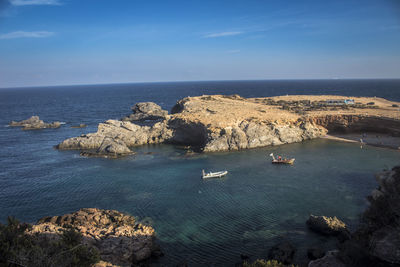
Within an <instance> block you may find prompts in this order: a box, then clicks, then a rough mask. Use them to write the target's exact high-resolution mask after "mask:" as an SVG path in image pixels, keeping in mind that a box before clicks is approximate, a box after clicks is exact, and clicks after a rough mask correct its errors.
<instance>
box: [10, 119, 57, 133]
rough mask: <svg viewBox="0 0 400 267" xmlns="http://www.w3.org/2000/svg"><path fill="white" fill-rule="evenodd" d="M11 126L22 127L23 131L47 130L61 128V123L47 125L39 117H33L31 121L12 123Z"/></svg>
mask: <svg viewBox="0 0 400 267" xmlns="http://www.w3.org/2000/svg"><path fill="white" fill-rule="evenodd" d="M9 125H10V126H21V127H22V130H38V129H45V128H59V127H60V126H61V123H60V122H59V121H55V122H52V123H46V122H44V121H42V120H41V119H40V118H39V116H32V117H30V118H29V119H26V120H22V121H11V122H10V124H9Z"/></svg>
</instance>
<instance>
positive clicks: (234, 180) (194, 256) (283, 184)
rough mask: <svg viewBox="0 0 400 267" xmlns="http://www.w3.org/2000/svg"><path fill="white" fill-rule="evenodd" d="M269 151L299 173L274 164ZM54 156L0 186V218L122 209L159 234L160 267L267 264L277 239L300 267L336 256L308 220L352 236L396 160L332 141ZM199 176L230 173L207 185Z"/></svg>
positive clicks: (163, 147) (149, 148) (391, 155)
mask: <svg viewBox="0 0 400 267" xmlns="http://www.w3.org/2000/svg"><path fill="white" fill-rule="evenodd" d="M270 152H274V153H275V154H278V153H279V154H284V155H288V156H293V157H295V158H296V164H295V165H294V166H280V165H272V164H271V163H270V159H269V157H268V154H269V153H270ZM48 153H49V154H53V157H54V158H58V157H62V158H63V160H62V163H60V162H59V160H51V158H53V157H52V156H51V155H49V160H47V161H41V162H40V163H38V164H37V169H36V168H32V167H29V168H27V169H25V168H23V166H21V168H20V169H19V172H22V173H25V172H28V173H29V176H30V177H29V178H27V179H24V180H17V179H16V180H13V181H9V183H8V184H6V185H5V186H3V187H2V189H1V190H0V196H1V197H0V203H1V204H0V208H1V210H2V212H3V214H16V215H18V217H21V218H23V219H25V220H28V221H35V220H36V219H37V218H39V217H42V216H46V215H49V213H50V214H62V213H65V212H71V211H74V210H76V209H78V208H82V207H99V208H105V209H117V210H120V211H124V212H128V213H130V214H133V215H135V216H138V218H139V220H142V221H143V222H146V223H150V224H151V225H153V226H154V227H155V229H156V231H157V235H158V238H159V240H160V243H161V245H162V248H163V251H164V252H165V254H166V256H165V257H164V258H162V259H161V260H160V261H159V264H172V263H177V262H181V261H184V260H186V261H188V262H189V263H192V264H195V265H197V264H198V265H201V264H207V265H209V264H212V263H213V264H216V265H225V264H234V263H235V262H237V261H239V259H240V257H239V256H240V254H247V255H250V256H252V257H254V258H256V257H263V256H266V255H267V251H268V248H269V247H270V246H272V245H274V244H275V243H276V242H278V241H281V240H289V241H291V242H293V243H294V244H295V245H297V246H298V249H299V251H298V252H297V257H298V259H297V260H298V261H300V262H301V261H303V260H304V256H305V253H306V249H307V247H309V246H325V247H327V248H332V247H334V241H333V240H330V239H326V238H324V237H320V236H318V235H315V234H313V233H311V232H309V231H308V229H307V228H306V226H305V221H306V220H307V218H308V216H309V214H311V213H312V214H323V215H328V216H338V217H340V218H342V219H343V220H344V221H345V222H346V223H348V224H349V225H350V226H351V227H354V226H355V225H356V224H357V222H358V215H359V214H360V213H361V212H362V211H363V210H364V209H365V207H366V205H367V203H366V200H365V196H367V195H368V194H369V193H370V191H371V190H372V189H373V188H374V187H375V186H376V182H375V180H374V177H373V173H374V172H376V171H377V170H381V169H384V168H387V167H388V166H393V165H394V164H396V163H398V159H399V152H398V151H394V150H387V149H381V148H373V147H367V148H363V149H360V147H359V146H357V145H355V144H348V143H339V142H335V141H329V140H312V141H307V142H304V143H300V144H290V145H283V146H279V147H266V148H263V149H254V150H248V151H239V152H230V153H213V154H207V155H204V154H202V155H195V156H185V154H184V151H183V150H181V149H180V148H179V147H175V146H171V145H156V146H145V147H139V148H137V153H138V154H137V155H135V156H131V157H127V158H124V159H119V160H107V159H100V158H89V159H88V158H82V157H80V156H78V154H77V153H76V152H72V151H57V150H49V151H48ZM202 168H204V169H206V170H222V169H226V170H229V174H228V175H227V176H226V177H225V178H222V179H210V180H202V179H200V172H201V169H202ZM60 169H62V171H60ZM44 170H45V171H44ZM43 171H44V173H43ZM37 172H40V176H37V175H36V173H37ZM55 173H56V174H57V175H55ZM49 211H50V212H49Z"/></svg>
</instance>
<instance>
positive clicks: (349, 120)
mask: <svg viewBox="0 0 400 267" xmlns="http://www.w3.org/2000/svg"><path fill="white" fill-rule="evenodd" d="M322 97H323V96H291V97H289V96H288V97H273V98H253V99H245V98H242V97H240V96H238V95H233V96H220V95H214V96H200V97H187V98H184V99H182V100H180V101H178V102H177V104H176V105H175V106H174V107H173V108H172V112H171V113H172V114H171V115H166V112H165V111H163V110H161V109H160V107H159V106H157V105H155V104H154V105H151V104H150V103H139V104H137V105H136V106H135V107H139V106H142V104H143V105H144V104H145V105H144V106H145V107H146V109H144V108H142V109H140V118H152V117H154V114H162V115H163V116H159V117H158V118H160V119H161V120H162V121H156V122H154V123H153V125H151V126H149V125H148V126H146V125H145V126H141V125H139V124H135V123H133V122H131V121H117V120H108V121H106V122H105V123H101V124H99V127H98V130H97V132H96V133H90V134H86V135H82V136H80V137H74V138H70V139H67V140H65V141H63V142H62V143H60V144H59V145H58V148H59V149H81V150H98V149H99V148H100V147H101V146H102V144H103V141H104V140H105V139H106V138H111V139H113V140H116V141H117V144H118V146H117V145H115V147H109V146H108V147H107V149H108V150H110V151H118V147H121V148H123V149H122V150H123V151H125V153H122V152H123V151H122V150H121V155H126V154H128V153H126V152H127V149H126V148H125V147H124V145H126V146H127V147H132V146H135V145H143V144H152V143H175V144H185V145H190V146H193V147H196V148H197V149H199V150H201V151H205V152H212V151H226V150H238V149H247V148H256V147H263V146H268V145H280V144H287V143H294V142H301V141H304V140H308V139H313V138H318V137H321V136H324V135H325V134H326V133H327V132H328V131H351V132H368V131H375V132H385V133H391V134H395V135H400V120H399V119H398V118H397V117H396V114H395V113H396V112H397V111H396V109H395V108H392V107H391V106H390V105H392V103H394V102H389V101H387V100H384V99H375V98H374V100H375V101H376V102H377V104H376V105H374V106H372V107H371V106H368V105H367V104H363V102H368V101H370V100H371V99H369V98H358V99H357V101H361V102H360V103H361V104H357V107H354V108H352V107H349V106H347V105H346V106H340V107H337V106H335V107H330V106H327V105H326V104H324V103H325V102H326V101H325V102H324V101H322V100H321V99H322ZM335 97H336V98H338V97H337V96H325V98H328V99H329V98H335ZM314 98H315V99H314ZM293 99H300V100H293ZM310 99H311V100H310ZM313 99H314V100H313ZM312 100H313V101H312ZM374 103H375V102H374ZM151 107H154V109H156V110H155V111H154V110H152V108H151ZM137 110H139V109H138V108H135V109H134V112H135V113H134V114H133V117H135V116H137V113H138V111H137ZM147 113H148V114H147ZM365 114H370V115H369V116H367V115H365ZM130 117H132V116H130ZM106 151H107V150H106ZM128 152H129V151H128ZM99 153H100V154H102V153H103V152H102V151H100V152H99ZM117 155H118V153H117Z"/></svg>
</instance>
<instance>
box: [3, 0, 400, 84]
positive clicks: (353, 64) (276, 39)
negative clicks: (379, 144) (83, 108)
mask: <svg viewBox="0 0 400 267" xmlns="http://www.w3.org/2000/svg"><path fill="white" fill-rule="evenodd" d="M320 78H327V79H330V78H400V1H399V0H358V1H354V0H345V1H342V0H335V1H321V0H318V1H313V0H304V1H300V0H293V1H291V0H286V1H279V0H276V1H272V0H263V1H262V0H258V1H255V0H243V1H236V0H230V1H223V0H221V1H218V0H201V1H190V0H186V1H166V0H163V1H151V0H147V1H144V0H113V1H111V0H0V87H14V86H40V85H68V84H93V83H127V82H154V81H193V80H238V79H239V80H241V79H243V80H247V79H320Z"/></svg>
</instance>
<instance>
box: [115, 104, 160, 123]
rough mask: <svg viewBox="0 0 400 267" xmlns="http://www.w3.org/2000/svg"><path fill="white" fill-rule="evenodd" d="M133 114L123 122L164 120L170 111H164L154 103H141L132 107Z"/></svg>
mask: <svg viewBox="0 0 400 267" xmlns="http://www.w3.org/2000/svg"><path fill="white" fill-rule="evenodd" d="M132 111H133V114H131V115H129V116H127V117H125V118H123V119H122V120H123V121H144V120H164V119H165V117H166V116H167V115H168V111H166V110H163V109H162V108H161V107H160V106H159V105H157V104H156V103H153V102H140V103H137V104H136V105H134V106H133V107H132Z"/></svg>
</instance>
